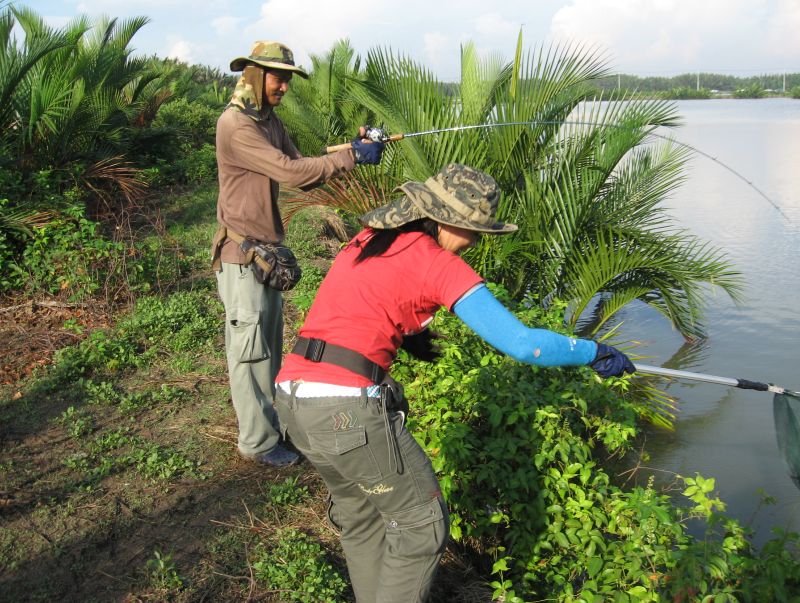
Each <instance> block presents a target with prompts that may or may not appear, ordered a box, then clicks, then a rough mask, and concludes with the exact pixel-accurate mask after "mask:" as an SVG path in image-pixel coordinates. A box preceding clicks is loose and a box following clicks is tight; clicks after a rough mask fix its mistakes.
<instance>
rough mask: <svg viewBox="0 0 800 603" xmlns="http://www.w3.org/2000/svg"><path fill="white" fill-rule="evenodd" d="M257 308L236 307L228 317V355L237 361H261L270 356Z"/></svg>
mask: <svg viewBox="0 0 800 603" xmlns="http://www.w3.org/2000/svg"><path fill="white" fill-rule="evenodd" d="M259 317H260V314H259V312H258V311H257V310H245V309H242V308H235V309H234V310H233V311H232V312H231V313H230V315H229V317H228V327H229V329H230V330H229V333H230V341H229V342H228V355H229V356H230V359H231V360H235V361H236V362H259V361H261V360H266V359H267V358H269V357H270V351H269V346H268V345H267V339H266V336H265V334H264V330H263V329H262V328H261V323H260V322H259Z"/></svg>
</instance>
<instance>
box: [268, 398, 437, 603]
mask: <svg viewBox="0 0 800 603" xmlns="http://www.w3.org/2000/svg"><path fill="white" fill-rule="evenodd" d="M292 387H293V389H296V385H295V384H293V385H292ZM361 392H362V393H361V395H360V396H352V397H350V396H348V397H344V396H337V397H315V398H302V397H297V396H295V395H293V394H291V393H286V392H285V391H284V390H283V389H282V388H281V387H278V389H277V392H276V396H275V405H276V409H277V411H278V415H279V416H280V421H281V429H282V430H285V431H286V432H288V435H289V437H290V438H291V440H292V443H293V444H294V445H295V446H296V447H297V449H298V450H300V451H301V452H302V453H303V454H304V455H305V456H306V458H308V460H309V461H311V462H312V463H313V464H314V466H315V467H316V468H317V470H318V471H319V473H320V475H321V476H322V478H323V479H324V480H325V483H326V485H327V487H328V490H329V491H330V495H331V506H330V508H329V511H328V516H329V518H330V520H331V522H332V523H333V524H334V526H335V527H337V528H339V529H340V530H341V541H342V548H343V549H344V553H345V557H346V558H347V569H348V572H349V574H350V581H351V583H352V585H353V590H354V592H355V595H356V600H357V601H358V603H412V602H415V601H424V600H425V599H426V597H427V596H428V592H429V591H430V587H431V584H432V582H433V577H434V575H435V573H436V568H437V565H438V564H439V560H440V559H441V557H442V555H443V554H444V550H445V546H446V544H447V537H448V518H447V506H446V505H445V503H444V501H443V500H442V496H441V492H440V490H439V483H438V481H437V480H436V476H435V475H434V472H433V467H432V466H431V462H430V460H429V459H428V457H427V456H426V455H425V452H424V451H423V450H422V448H421V447H420V446H419V444H417V442H416V440H414V438H413V436H412V435H411V434H410V433H409V432H408V430H407V429H406V428H405V426H404V421H403V415H402V413H389V415H390V416H387V415H386V413H385V412H384V408H383V406H382V404H381V402H380V400H379V399H378V398H372V397H367V394H366V390H365V389H362V390H361ZM387 427H388V432H387Z"/></svg>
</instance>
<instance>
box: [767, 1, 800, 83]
mask: <svg viewBox="0 0 800 603" xmlns="http://www.w3.org/2000/svg"><path fill="white" fill-rule="evenodd" d="M798 32H800V2H797V0H779V1H778V3H777V7H776V8H775V10H773V11H770V16H769V18H768V19H767V26H766V28H765V30H764V39H765V41H766V51H767V53H768V54H769V56H770V57H774V58H776V59H780V58H781V57H786V56H791V57H794V61H795V62H794V63H793V64H792V65H791V66H790V67H791V68H793V69H795V70H800V36H798Z"/></svg>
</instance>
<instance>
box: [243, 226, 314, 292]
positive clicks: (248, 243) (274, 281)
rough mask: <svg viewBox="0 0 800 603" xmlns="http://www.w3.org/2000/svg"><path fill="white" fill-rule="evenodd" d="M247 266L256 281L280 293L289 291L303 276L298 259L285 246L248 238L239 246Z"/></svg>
mask: <svg viewBox="0 0 800 603" xmlns="http://www.w3.org/2000/svg"><path fill="white" fill-rule="evenodd" d="M239 247H240V248H241V250H242V253H244V257H245V264H246V265H248V266H250V269H251V270H252V271H253V275H254V276H255V277H256V280H257V281H258V282H259V283H261V284H264V285H268V286H269V287H272V288H273V289H277V290H278V291H289V290H290V289H292V288H293V287H294V286H295V285H296V284H297V283H298V282H299V281H300V277H301V276H302V275H303V271H302V270H301V269H300V265H299V264H298V263H297V258H296V257H294V253H292V250H291V249H289V248H288V247H286V246H285V245H275V244H272V243H261V242H260V241H256V240H255V239H250V238H247V239H245V240H244V241H242V243H241V245H240V246H239Z"/></svg>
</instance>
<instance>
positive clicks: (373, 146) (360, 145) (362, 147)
mask: <svg viewBox="0 0 800 603" xmlns="http://www.w3.org/2000/svg"><path fill="white" fill-rule="evenodd" d="M366 134H367V129H366V128H365V127H364V126H361V127H360V128H359V129H358V136H357V137H356V138H354V139H353V140H352V142H351V143H350V144H351V146H352V147H353V151H354V152H355V154H356V163H360V164H371V165H377V164H379V163H380V162H381V157H382V156H383V149H384V148H385V147H386V145H385V144H384V143H382V142H373V141H372V140H369V139H368V138H364V136H366Z"/></svg>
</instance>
